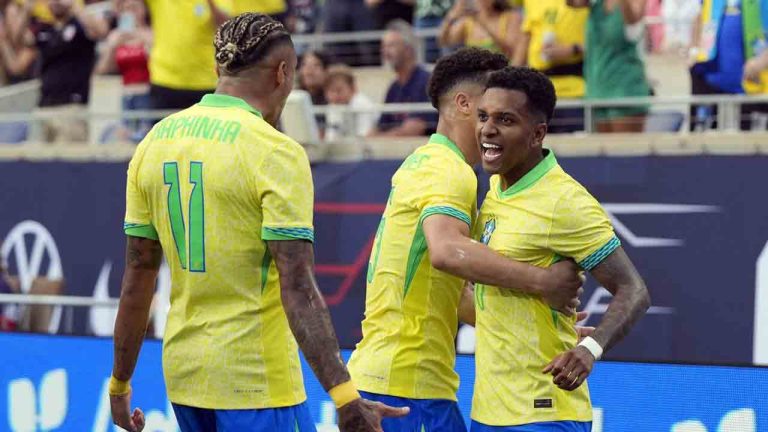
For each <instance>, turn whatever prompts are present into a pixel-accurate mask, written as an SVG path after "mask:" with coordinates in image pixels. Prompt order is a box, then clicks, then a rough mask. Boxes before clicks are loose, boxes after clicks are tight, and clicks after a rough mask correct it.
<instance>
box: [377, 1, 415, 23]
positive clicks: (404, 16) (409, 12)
mask: <svg viewBox="0 0 768 432" xmlns="http://www.w3.org/2000/svg"><path fill="white" fill-rule="evenodd" d="M415 2H416V0H365V4H366V6H368V8H370V9H371V13H372V15H373V25H374V28H375V29H376V30H382V29H385V28H386V27H387V25H388V24H389V23H390V22H392V21H394V20H398V19H399V20H403V21H405V22H407V23H411V22H412V21H413V5H414V3H415Z"/></svg>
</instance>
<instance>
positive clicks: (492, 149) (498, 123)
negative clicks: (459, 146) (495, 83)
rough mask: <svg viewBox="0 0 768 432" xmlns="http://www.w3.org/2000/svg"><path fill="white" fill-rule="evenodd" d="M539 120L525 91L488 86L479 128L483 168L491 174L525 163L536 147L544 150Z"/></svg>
mask: <svg viewBox="0 0 768 432" xmlns="http://www.w3.org/2000/svg"><path fill="white" fill-rule="evenodd" d="M537 123H538V122H536V120H535V119H534V118H533V114H531V112H530V110H529V109H528V97H527V96H526V95H525V93H523V92H521V91H518V90H507V89H503V88H489V89H488V90H486V92H485V94H483V97H482V98H481V99H480V104H479V105H478V109H477V129H476V133H477V142H478V145H479V146H480V155H481V160H482V162H483V169H484V170H485V171H486V172H487V173H489V174H504V173H506V172H508V171H510V170H511V169H513V168H514V167H516V166H518V165H520V164H523V163H525V162H526V160H528V158H529V155H530V153H531V152H532V151H536V150H537V149H538V151H540V149H541V142H540V139H539V138H538V137H537V133H536V130H537ZM541 138H542V139H543V136H542V137H541Z"/></svg>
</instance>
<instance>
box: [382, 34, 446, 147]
mask: <svg viewBox="0 0 768 432" xmlns="http://www.w3.org/2000/svg"><path fill="white" fill-rule="evenodd" d="M381 57H382V61H383V62H384V64H385V65H386V66H387V67H389V68H391V69H392V70H394V71H395V74H396V78H395V81H394V82H393V83H392V84H391V85H390V86H389V89H388V90H387V96H386V99H385V100H384V102H385V103H413V102H429V97H428V96H427V84H428V83H429V72H427V71H426V70H424V68H422V67H421V66H420V65H418V64H417V63H416V35H414V33H413V28H412V27H411V26H410V25H409V24H408V23H407V22H405V21H400V20H398V21H392V22H391V23H390V24H389V26H388V27H387V31H386V32H385V33H384V37H383V38H382V40H381ZM436 125H437V113H436V112H428V113H413V112H410V113H386V114H382V116H381V118H380V119H379V123H378V125H377V127H376V128H375V129H374V130H373V131H372V132H371V134H372V135H379V136H418V135H427V134H429V133H430V132H431V131H432V130H434V128H435V127H436Z"/></svg>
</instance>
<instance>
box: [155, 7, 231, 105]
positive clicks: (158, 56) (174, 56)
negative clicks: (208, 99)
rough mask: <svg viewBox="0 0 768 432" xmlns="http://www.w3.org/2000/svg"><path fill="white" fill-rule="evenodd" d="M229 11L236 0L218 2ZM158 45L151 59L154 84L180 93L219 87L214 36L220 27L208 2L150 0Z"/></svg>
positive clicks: (156, 43)
mask: <svg viewBox="0 0 768 432" xmlns="http://www.w3.org/2000/svg"><path fill="white" fill-rule="evenodd" d="M214 3H215V4H216V5H217V6H218V7H220V8H221V9H222V10H224V11H226V12H231V11H232V0H214ZM147 5H148V6H149V13H150V16H151V18H152V31H153V32H154V42H153V44H152V52H151V53H150V56H149V75H150V80H151V81H152V84H155V85H159V86H163V87H169V88H172V89H179V90H210V89H213V88H214V87H216V80H217V78H216V62H215V60H214V55H215V53H214V49H213V36H214V34H215V32H216V24H215V23H214V21H213V16H212V15H211V9H210V8H209V7H208V1H207V0H147Z"/></svg>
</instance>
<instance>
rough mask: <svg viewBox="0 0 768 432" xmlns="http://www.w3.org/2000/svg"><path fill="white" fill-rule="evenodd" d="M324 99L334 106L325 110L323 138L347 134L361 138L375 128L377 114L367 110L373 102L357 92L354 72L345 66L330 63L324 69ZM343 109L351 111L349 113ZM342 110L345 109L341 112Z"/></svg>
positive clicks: (332, 139)
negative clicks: (328, 110) (325, 73)
mask: <svg viewBox="0 0 768 432" xmlns="http://www.w3.org/2000/svg"><path fill="white" fill-rule="evenodd" d="M325 99H326V100H327V101H328V103H329V104H331V105H336V106H334V107H332V108H334V109H333V110H331V111H330V112H329V113H328V117H327V120H326V125H325V139H326V140H328V141H334V140H338V139H340V138H349V137H365V136H367V135H368V134H369V133H371V131H372V130H373V129H374V128H375V127H376V122H377V121H378V120H379V115H378V113H375V112H372V111H364V110H370V109H371V108H373V107H375V105H374V103H373V102H371V100H370V99H368V96H366V95H365V94H363V93H360V92H358V91H357V86H356V85H355V75H354V73H353V72H352V69H351V68H350V67H349V66H346V65H334V66H331V67H330V68H328V78H327V79H326V80H325ZM341 106H344V108H346V109H348V110H352V111H364V112H353V113H349V112H348V111H346V110H345V109H335V108H341ZM345 111H346V112H345Z"/></svg>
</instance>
